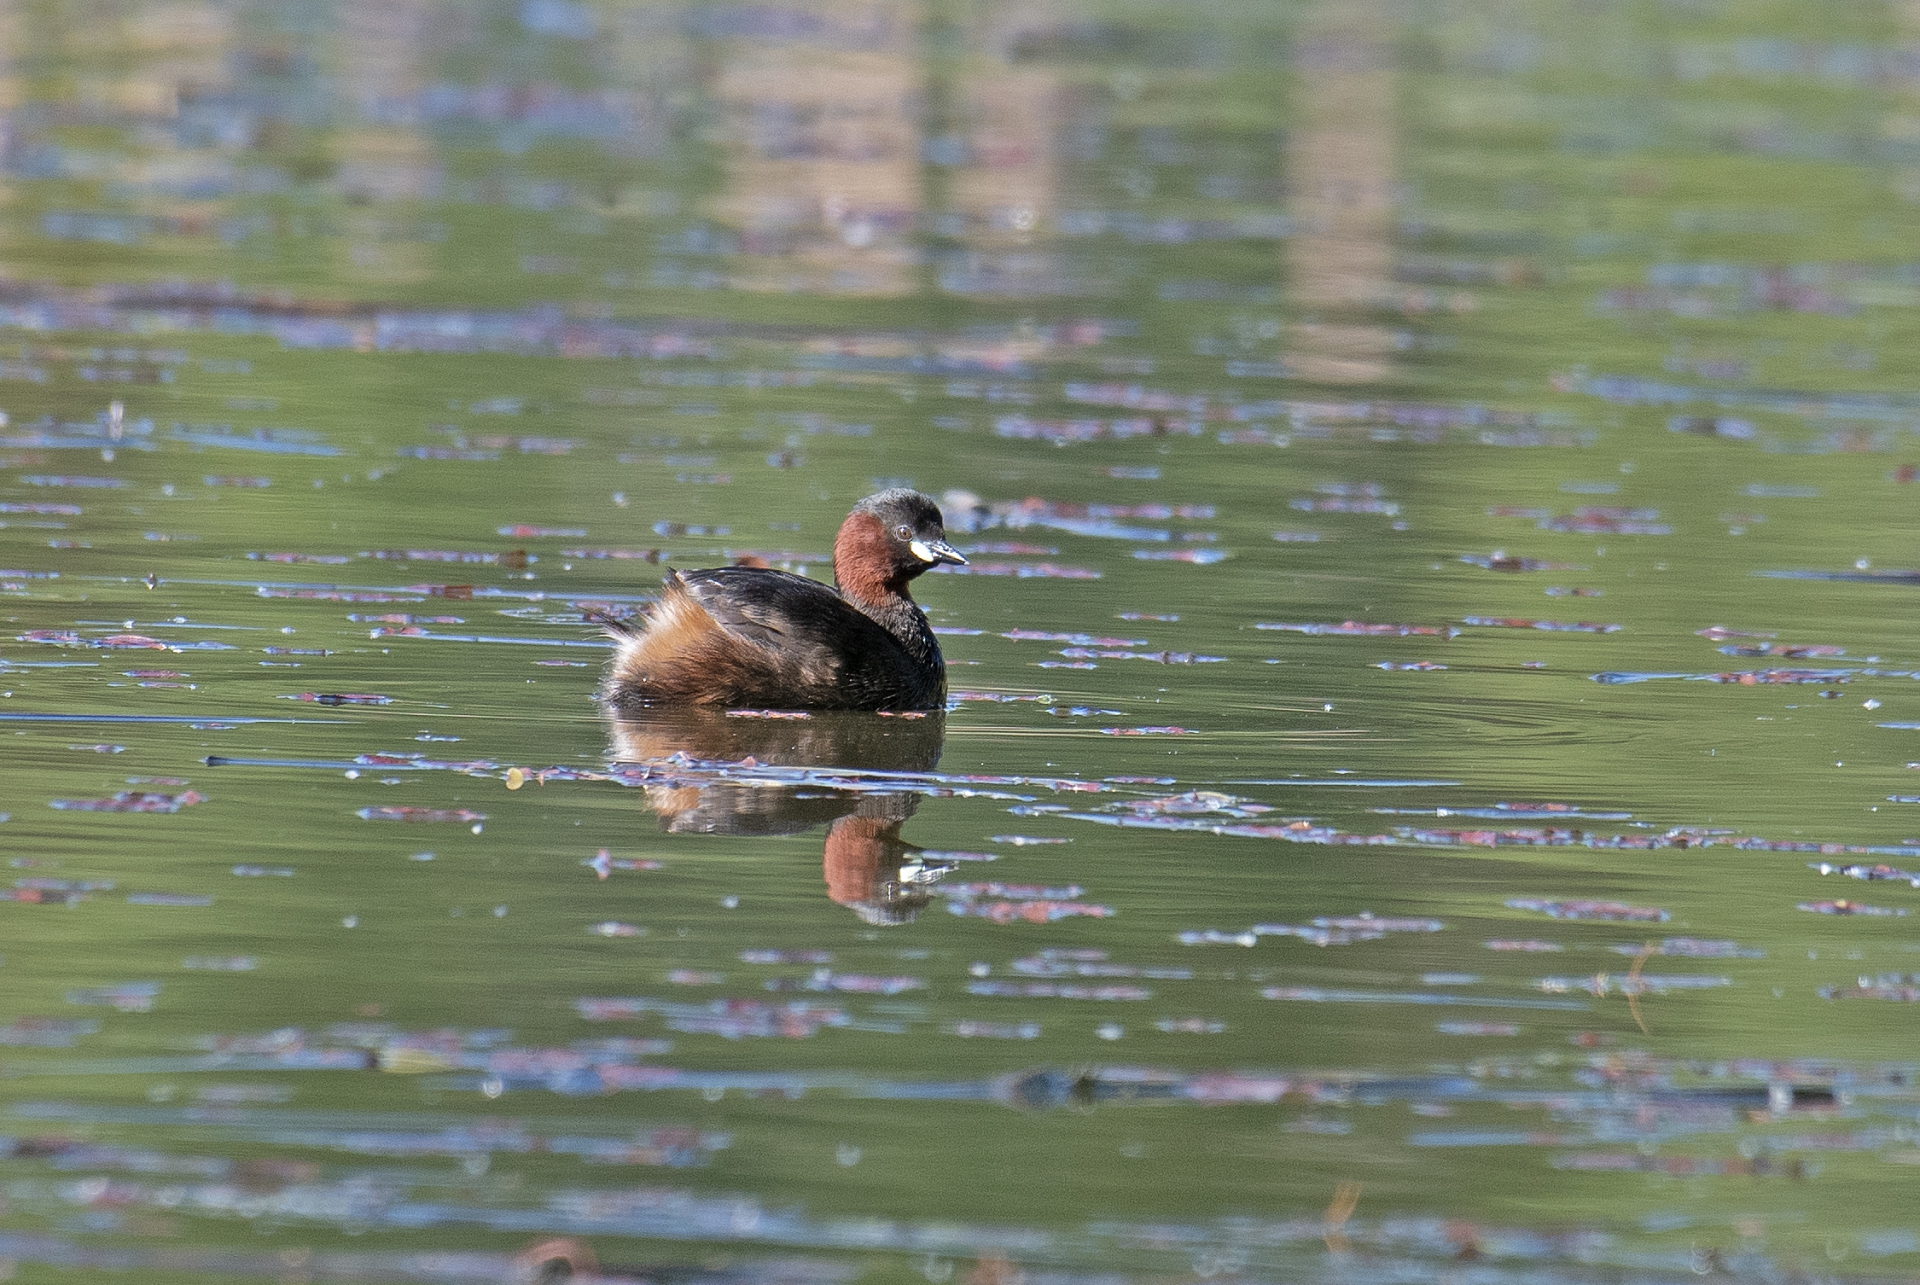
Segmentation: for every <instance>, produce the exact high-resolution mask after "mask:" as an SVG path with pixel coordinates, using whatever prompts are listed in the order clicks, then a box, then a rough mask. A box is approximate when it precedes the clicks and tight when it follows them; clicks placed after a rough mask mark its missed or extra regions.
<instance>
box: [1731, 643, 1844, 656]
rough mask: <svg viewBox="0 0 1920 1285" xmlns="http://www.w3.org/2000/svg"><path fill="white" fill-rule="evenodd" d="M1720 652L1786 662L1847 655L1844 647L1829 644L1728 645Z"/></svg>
mask: <svg viewBox="0 0 1920 1285" xmlns="http://www.w3.org/2000/svg"><path fill="white" fill-rule="evenodd" d="M1720 650H1721V652H1722V653H1723V654H1725V655H1728V656H1778V657H1781V658H1783V659H1786V660H1824V659H1827V658H1828V657H1831V656H1844V655H1846V654H1847V649H1846V648H1845V647H1835V646H1833V645H1832V644H1830V643H1781V642H1774V643H1730V644H1728V645H1727V646H1725V647H1722V648H1721V649H1720Z"/></svg>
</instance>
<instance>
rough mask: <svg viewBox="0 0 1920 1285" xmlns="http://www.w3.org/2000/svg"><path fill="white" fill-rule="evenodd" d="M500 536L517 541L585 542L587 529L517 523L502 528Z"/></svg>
mask: <svg viewBox="0 0 1920 1285" xmlns="http://www.w3.org/2000/svg"><path fill="white" fill-rule="evenodd" d="M500 534H501V535H504V536H507V537H509V538H511V539H515V540H542V539H549V538H564V539H568V540H584V539H585V538H586V535H587V529H586V528H585V527H577V526H531V525H529V524H527V523H525V522H516V523H513V524H512V525H511V526H503V527H501V528H500Z"/></svg>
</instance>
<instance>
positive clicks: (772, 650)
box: [600, 490, 966, 710]
mask: <svg viewBox="0 0 1920 1285" xmlns="http://www.w3.org/2000/svg"><path fill="white" fill-rule="evenodd" d="M941 562H950V563H958V564H962V565H964V563H965V562H966V559H965V558H963V557H961V556H960V554H959V553H957V552H955V551H954V549H953V548H952V547H951V546H950V545H948V544H947V543H946V538H945V530H944V527H943V525H942V522H941V518H940V510H939V508H938V507H937V506H936V505H935V504H934V502H933V501H932V500H930V499H928V498H927V497H926V496H924V495H921V494H919V493H918V492H915V491H905V490H896V491H883V492H881V493H880V494H878V495H873V496H868V497H867V498H866V499H864V500H862V501H861V502H860V503H859V505H857V506H855V508H854V511H853V513H852V514H850V515H849V516H848V518H847V520H846V522H845V524H843V525H842V526H841V528H840V534H839V536H838V537H837V538H836V539H835V541H834V584H833V585H831V586H829V585H825V584H822V583H820V582H819V581H817V580H809V579H807V578H806V577H805V576H797V575H793V574H791V573H789V572H785V571H776V570H772V569H770V568H763V567H720V568H716V569H713V570H707V571H688V572H678V571H670V572H668V574H667V577H666V580H665V582H664V583H663V584H662V585H661V592H660V598H659V601H658V602H657V604H656V605H655V606H654V608H653V610H652V611H651V612H650V613H649V615H648V616H647V618H646V620H645V621H644V622H643V623H642V625H641V626H640V627H639V628H637V629H636V628H633V627H631V626H627V625H616V626H613V630H614V633H615V638H616V641H617V650H616V651H615V654H614V659H613V663H612V665H611V666H610V667H609V670H608V673H607V678H606V680H605V682H604V683H603V684H602V686H601V693H600V694H601V699H602V700H603V701H605V702H606V703H607V704H608V705H610V706H612V707H614V708H615V709H620V708H626V707H637V706H645V705H657V704H689V705H707V706H720V707H723V708H729V709H740V708H756V709H855V710H861V709H864V710H928V709H938V708H940V707H941V706H942V705H944V704H945V702H946V695H947V676H946V662H945V660H944V659H943V658H942V657H941V655H940V644H939V641H938V640H937V639H936V638H935V637H934V634H933V628H932V626H931V625H929V624H928V623H927V617H926V614H925V613H924V612H922V611H921V610H920V607H919V605H918V604H917V603H915V602H914V600H913V597H912V595H911V594H910V593H908V591H907V584H908V581H910V580H911V579H913V578H914V577H915V576H917V575H919V574H921V573H922V572H924V571H926V570H927V569H929V568H930V567H933V566H935V565H936V564H938V563H941Z"/></svg>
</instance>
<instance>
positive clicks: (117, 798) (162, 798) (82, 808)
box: [49, 790, 207, 813]
mask: <svg viewBox="0 0 1920 1285" xmlns="http://www.w3.org/2000/svg"><path fill="white" fill-rule="evenodd" d="M206 801H207V796H206V795H204V794H202V793H200V792H199V791H198V790H185V791H182V792H181V793H179V794H160V793H155V792H152V791H148V790H122V791H120V792H119V793H118V794H115V795H112V796H110V797H108V798H104V799H54V800H52V802H51V803H50V804H49V806H51V807H53V808H55V809H56V810H58V811H61V812H166V813H172V812H179V811H181V810H183V809H185V808H190V807H193V806H194V805H195V804H198V803H205V802H206Z"/></svg>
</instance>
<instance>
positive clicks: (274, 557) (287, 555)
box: [247, 552, 350, 566]
mask: <svg viewBox="0 0 1920 1285" xmlns="http://www.w3.org/2000/svg"><path fill="white" fill-rule="evenodd" d="M247 560H248V561H250V562H283V563H290V564H294V563H308V562H313V563H321V564H324V565H328V566H337V565H339V564H340V563H343V562H347V561H350V559H349V558H348V557H347V556H346V555H345V554H344V553H291V552H280V553H249V554H248V555H247Z"/></svg>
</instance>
